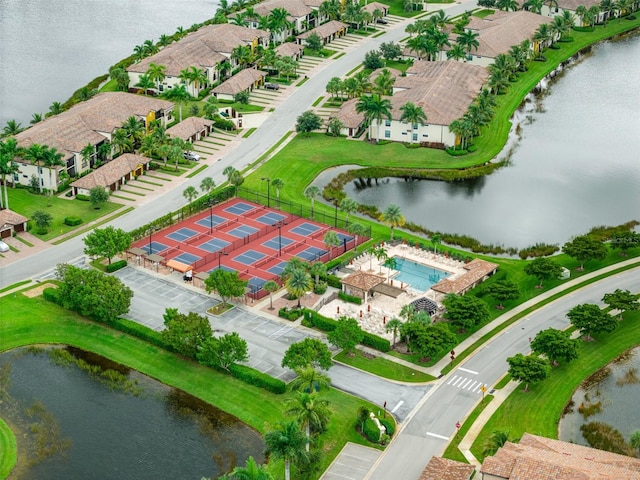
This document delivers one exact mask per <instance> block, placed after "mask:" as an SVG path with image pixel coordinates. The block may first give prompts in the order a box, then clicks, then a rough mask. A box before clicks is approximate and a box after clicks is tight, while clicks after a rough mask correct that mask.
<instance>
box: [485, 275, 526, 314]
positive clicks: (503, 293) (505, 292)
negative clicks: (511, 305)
mask: <svg viewBox="0 0 640 480" xmlns="http://www.w3.org/2000/svg"><path fill="white" fill-rule="evenodd" d="M486 291H487V293H488V294H489V295H491V296H492V297H493V298H494V299H495V300H496V301H497V302H498V304H497V305H496V308H498V309H503V308H504V305H503V303H504V302H506V301H508V300H515V299H516V298H518V297H519V296H520V290H518V285H517V284H516V283H515V282H512V281H511V280H506V279H505V280H498V281H497V282H495V283H492V284H491V285H489V286H488V287H487V290H486Z"/></svg>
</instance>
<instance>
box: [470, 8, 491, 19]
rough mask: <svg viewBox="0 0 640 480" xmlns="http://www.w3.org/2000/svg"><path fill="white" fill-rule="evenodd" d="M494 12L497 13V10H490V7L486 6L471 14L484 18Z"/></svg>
mask: <svg viewBox="0 0 640 480" xmlns="http://www.w3.org/2000/svg"><path fill="white" fill-rule="evenodd" d="M493 13H495V10H489V9H487V8H485V9H482V10H477V11H475V12H473V13H472V14H471V15H473V16H474V17H478V18H484V17H487V16H489V15H492V14H493Z"/></svg>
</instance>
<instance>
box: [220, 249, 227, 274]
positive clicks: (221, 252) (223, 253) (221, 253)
mask: <svg viewBox="0 0 640 480" xmlns="http://www.w3.org/2000/svg"><path fill="white" fill-rule="evenodd" d="M227 255H229V254H228V253H225V252H223V251H220V255H218V270H220V268H221V264H220V262H221V261H222V257H223V256H224V257H226V256H227Z"/></svg>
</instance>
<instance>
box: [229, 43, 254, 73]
mask: <svg viewBox="0 0 640 480" xmlns="http://www.w3.org/2000/svg"><path fill="white" fill-rule="evenodd" d="M252 59H253V55H252V53H251V48H250V47H249V46H248V45H238V46H237V47H235V48H234V49H233V50H232V51H231V60H235V62H236V63H237V64H238V65H240V66H241V67H242V68H245V67H246V66H247V65H248V64H249V63H251V61H252Z"/></svg>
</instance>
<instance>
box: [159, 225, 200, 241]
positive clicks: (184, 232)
mask: <svg viewBox="0 0 640 480" xmlns="http://www.w3.org/2000/svg"><path fill="white" fill-rule="evenodd" d="M197 234H198V232H196V231H195V230H191V229H190V228H181V229H180V230H176V231H175V232H171V233H169V234H168V235H165V237H167V238H170V239H171V240H175V241H176V242H184V241H185V240H187V239H188V238H191V237H193V236H194V235H197Z"/></svg>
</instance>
